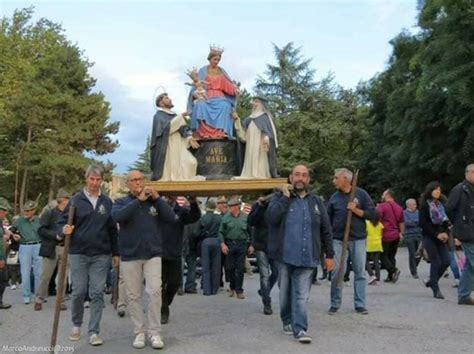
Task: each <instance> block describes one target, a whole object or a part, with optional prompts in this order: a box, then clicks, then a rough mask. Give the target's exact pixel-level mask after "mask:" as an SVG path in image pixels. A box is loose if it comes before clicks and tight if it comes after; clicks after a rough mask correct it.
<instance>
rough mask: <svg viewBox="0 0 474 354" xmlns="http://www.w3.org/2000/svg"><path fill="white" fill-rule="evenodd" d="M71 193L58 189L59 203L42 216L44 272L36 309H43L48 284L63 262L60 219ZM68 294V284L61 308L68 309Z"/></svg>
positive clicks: (41, 234)
mask: <svg viewBox="0 0 474 354" xmlns="http://www.w3.org/2000/svg"><path fill="white" fill-rule="evenodd" d="M70 198H71V196H70V194H69V193H67V192H66V191H65V190H64V189H60V190H58V194H57V196H56V201H57V205H56V207H55V208H50V209H46V210H45V211H44V212H43V214H41V218H40V225H41V226H40V228H39V229H38V234H39V236H40V239H41V247H40V251H39V255H40V256H41V257H43V272H42V273H41V277H40V283H39V286H38V289H37V290H36V300H35V311H41V309H42V307H43V302H45V299H46V297H47V296H48V285H49V281H50V280H51V276H52V275H53V273H54V269H55V268H56V266H57V267H58V269H59V268H60V267H61V264H62V262H63V259H64V258H63V256H64V255H63V251H64V242H63V236H61V235H59V234H58V221H59V218H60V217H61V213H62V211H63V210H64V208H65V207H66V205H67V203H68V202H69V199H70ZM65 294H66V286H65V287H64V292H63V296H62V301H61V310H66V309H67V307H66V304H65V303H64V295H65Z"/></svg>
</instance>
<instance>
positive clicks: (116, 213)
mask: <svg viewBox="0 0 474 354" xmlns="http://www.w3.org/2000/svg"><path fill="white" fill-rule="evenodd" d="M144 181H145V179H144V176H143V173H141V172H140V171H137V170H132V171H130V172H129V173H128V175H127V187H128V189H129V194H128V195H127V196H125V197H123V198H119V199H117V200H116V201H115V204H114V205H113V207H112V216H113V218H114V219H115V221H117V222H118V223H119V226H120V228H119V251H120V257H121V272H122V275H123V280H124V283H125V292H126V295H127V303H128V309H129V311H130V317H131V318H132V322H133V324H134V334H135V340H134V341H133V347H134V348H137V349H141V348H144V347H145V344H146V338H145V335H146V334H148V339H149V341H150V343H151V346H152V347H153V348H155V349H161V348H163V347H164V343H163V340H162V339H161V336H160V327H161V325H160V309H161V256H162V254H163V245H162V242H163V235H162V234H161V228H160V224H161V223H163V222H171V223H173V222H175V221H177V219H178V217H177V215H176V214H175V213H174V212H173V209H171V208H170V207H169V206H168V204H167V203H166V202H165V201H164V200H163V199H161V198H160V197H159V195H158V192H157V191H156V189H155V188H152V187H146V188H145V187H144ZM143 279H145V292H146V293H147V294H148V296H149V304H148V314H147V317H148V325H147V324H146V321H145V315H144V308H143V301H142V296H143Z"/></svg>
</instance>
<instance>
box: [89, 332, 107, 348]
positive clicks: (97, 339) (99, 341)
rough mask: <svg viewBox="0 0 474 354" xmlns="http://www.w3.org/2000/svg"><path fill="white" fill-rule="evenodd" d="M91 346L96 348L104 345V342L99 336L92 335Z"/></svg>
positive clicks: (90, 338)
mask: <svg viewBox="0 0 474 354" xmlns="http://www.w3.org/2000/svg"><path fill="white" fill-rule="evenodd" d="M89 344H90V345H93V346H94V347H96V346H98V345H102V344H104V342H103V341H102V339H101V338H100V337H99V335H98V334H95V333H94V334H92V335H91V336H90V337H89Z"/></svg>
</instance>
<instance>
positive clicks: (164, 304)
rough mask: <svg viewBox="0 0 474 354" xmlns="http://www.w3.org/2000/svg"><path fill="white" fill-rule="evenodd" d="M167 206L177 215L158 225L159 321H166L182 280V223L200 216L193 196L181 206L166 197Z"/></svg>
mask: <svg viewBox="0 0 474 354" xmlns="http://www.w3.org/2000/svg"><path fill="white" fill-rule="evenodd" d="M167 201H168V204H169V206H170V207H171V208H172V209H173V210H174V212H175V214H176V215H177V220H176V221H174V222H164V223H162V224H161V225H160V228H161V232H162V235H163V258H162V259H161V264H162V266H161V279H162V297H161V323H162V324H166V323H168V320H169V316H170V308H169V307H170V305H171V302H173V298H174V296H175V295H176V292H177V291H178V288H179V286H180V284H181V281H182V274H181V262H182V259H181V258H182V253H183V230H184V225H187V224H192V223H194V222H196V221H198V220H199V218H200V217H201V210H200V209H199V205H198V203H197V201H196V198H195V197H191V198H189V202H190V205H191V206H190V207H189V208H188V207H184V206H183V207H182V206H179V204H178V203H176V198H175V197H168V198H167Z"/></svg>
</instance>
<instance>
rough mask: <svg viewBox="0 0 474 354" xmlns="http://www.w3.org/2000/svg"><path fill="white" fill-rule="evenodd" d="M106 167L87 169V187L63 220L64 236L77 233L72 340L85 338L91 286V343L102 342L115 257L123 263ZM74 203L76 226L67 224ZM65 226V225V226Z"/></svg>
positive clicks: (73, 248) (73, 245)
mask: <svg viewBox="0 0 474 354" xmlns="http://www.w3.org/2000/svg"><path fill="white" fill-rule="evenodd" d="M103 176H104V170H103V169H102V168H101V167H100V166H95V165H91V166H89V167H88V168H87V169H86V174H85V178H86V186H85V188H84V189H83V190H82V191H80V192H79V193H77V194H76V195H74V197H72V199H71V201H70V203H69V204H68V205H67V206H66V209H64V211H63V214H62V220H61V222H60V223H59V225H60V226H61V227H63V229H62V233H63V234H64V235H70V234H71V233H72V232H73V231H74V234H73V236H72V238H71V248H70V250H69V253H70V255H69V259H70V261H69V265H70V269H71V281H72V296H71V314H72V323H73V328H72V331H71V334H70V335H69V339H70V340H72V341H77V340H79V339H80V338H81V326H82V320H83V317H84V299H85V297H86V293H87V289H88V287H89V295H90V298H91V311H90V320H89V331H88V332H89V333H88V334H89V343H90V344H91V345H93V346H96V345H102V343H103V342H102V339H101V338H100V337H99V332H100V320H101V318H102V311H103V309H104V287H105V281H106V279H107V273H108V272H109V269H110V262H111V258H112V262H113V266H114V267H116V266H117V265H118V262H119V260H120V259H119V256H118V245H117V234H118V230H117V224H116V222H115V221H114V219H113V218H112V200H111V199H110V198H109V197H107V196H106V195H104V194H103V193H101V190H100V187H101V185H102V181H103ZM71 204H74V205H75V206H76V210H77V212H76V215H75V216H74V226H71V225H70V224H66V225H64V224H65V223H66V217H67V215H68V213H69V207H70V205H71ZM63 225H64V226H63Z"/></svg>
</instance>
